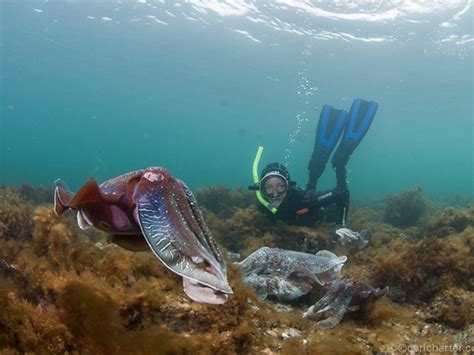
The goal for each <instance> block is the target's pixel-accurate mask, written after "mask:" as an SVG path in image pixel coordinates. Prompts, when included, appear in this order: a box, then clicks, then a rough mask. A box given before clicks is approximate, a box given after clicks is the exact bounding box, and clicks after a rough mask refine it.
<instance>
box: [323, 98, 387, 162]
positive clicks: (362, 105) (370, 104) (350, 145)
mask: <svg viewBox="0 0 474 355" xmlns="http://www.w3.org/2000/svg"><path fill="white" fill-rule="evenodd" d="M377 107H378V104H377V103H376V102H375V101H365V100H362V99H359V98H357V99H355V100H354V101H353V102H352V106H351V110H350V111H349V118H348V120H349V121H348V123H347V126H346V129H345V130H344V134H343V136H342V140H341V143H340V144H339V146H338V147H337V150H336V152H335V153H334V156H333V157H332V165H333V166H334V167H335V168H337V167H340V166H345V165H346V164H347V162H348V161H349V158H350V156H351V154H352V153H353V152H354V150H355V149H356V148H357V146H358V145H359V143H360V142H361V141H362V139H363V138H364V136H365V134H366V133H367V131H368V130H369V127H370V125H371V124H372V121H373V120H374V117H375V113H376V112H377Z"/></svg>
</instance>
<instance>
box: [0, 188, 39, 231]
mask: <svg viewBox="0 0 474 355" xmlns="http://www.w3.org/2000/svg"><path fill="white" fill-rule="evenodd" d="M31 211H32V207H31V206H30V205H29V204H27V203H26V202H25V201H24V200H23V199H22V198H21V195H20V193H19V192H18V191H16V190H13V189H10V188H6V187H1V188H0V239H5V240H9V239H15V240H28V239H29V238H31V230H32V228H33V223H32V221H31V218H30V216H31Z"/></svg>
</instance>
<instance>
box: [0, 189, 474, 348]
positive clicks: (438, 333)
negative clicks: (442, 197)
mask: <svg viewBox="0 0 474 355" xmlns="http://www.w3.org/2000/svg"><path fill="white" fill-rule="evenodd" d="M196 196H197V198H198V201H199V202H200V204H201V207H202V208H203V210H204V215H205V218H206V221H207V222H208V224H209V227H210V228H211V230H212V232H213V234H214V237H215V239H216V240H217V242H218V243H219V245H220V246H221V248H222V250H223V253H224V255H226V252H227V251H230V252H233V253H239V254H240V255H241V257H245V256H247V255H248V254H250V253H251V252H252V251H254V250H256V249H257V248H259V247H261V246H270V247H279V248H284V249H292V250H298V251H304V252H314V251H315V250H320V249H331V250H332V251H334V252H335V253H336V254H338V255H341V254H345V255H347V257H348V261H347V263H346V265H345V266H344V268H343V276H344V277H349V278H354V279H358V280H360V281H363V282H366V283H369V284H371V285H373V286H376V287H385V286H389V288H390V291H389V294H388V296H387V297H385V298H383V299H379V300H377V301H375V302H374V303H371V304H367V305H365V306H363V307H358V308H354V309H351V310H350V312H348V313H347V314H346V316H345V317H344V318H343V320H342V321H341V323H340V324H339V325H338V326H337V327H336V328H334V329H330V330H321V329H318V327H317V326H316V325H315V323H314V321H311V320H308V319H305V318H303V317H302V313H303V312H304V311H305V310H306V309H307V307H308V306H310V305H311V304H313V303H314V302H315V301H316V300H317V299H318V297H319V296H320V290H314V292H311V293H310V294H309V295H307V296H305V297H303V298H302V299H300V300H298V301H295V302H291V303H289V304H283V303H278V302H276V301H265V302H263V301H261V300H260V299H258V297H256V296H255V294H254V293H253V291H252V290H251V289H249V288H248V287H246V286H245V284H243V282H242V280H241V274H240V270H239V269H238V267H236V266H234V265H233V264H232V263H231V262H230V261H229V263H228V267H229V281H230V285H231V287H232V288H233V290H234V295H233V296H232V297H231V298H230V300H229V301H228V302H227V303H225V304H223V305H218V306H212V305H203V304H198V303H194V302H192V301H191V300H190V299H189V298H187V297H186V296H185V294H184V293H183V291H182V280H181V278H180V277H178V276H176V275H174V274H172V273H171V272H169V271H168V270H167V269H166V268H165V267H164V266H163V265H162V264H161V263H160V262H159V261H158V260H157V259H156V258H155V257H154V256H153V254H152V253H151V252H138V253H134V252H130V251H127V250H124V249H122V248H120V247H118V246H116V245H114V244H110V243H108V242H107V236H106V235H105V234H103V233H101V232H98V231H96V230H88V231H82V230H80V229H79V228H78V227H77V226H76V223H75V216H74V215H73V214H67V215H66V216H65V217H57V216H56V215H55V214H54V213H53V211H52V209H51V207H52V205H51V201H50V199H51V198H52V194H51V191H49V190H48V189H45V188H34V187H31V186H27V185H23V186H21V187H19V188H6V187H4V188H0V353H1V354H24V353H35V354H64V353H69V354H209V353H212V354H274V353H282V354H290V353H291V354H314V353H331V354H338V353H339V354H348V353H353V354H371V353H372V354H377V353H378V354H382V353H388V354H391V353H395V354H398V353H403V352H409V351H411V352H419V353H453V352H459V353H469V352H472V351H474V325H473V318H474V277H473V275H474V257H473V256H474V225H473V224H474V206H473V205H469V202H470V201H466V200H465V199H462V198H459V199H458V200H454V199H453V201H449V202H443V203H440V202H437V203H434V202H432V201H428V200H427V199H425V198H424V197H423V195H422V192H421V189H420V188H414V189H411V190H409V191H406V192H404V193H401V194H399V195H392V196H388V197H387V198H386V199H384V200H382V201H378V202H374V203H371V204H364V205H362V204H357V203H354V204H353V206H352V208H351V211H350V216H349V224H348V227H349V228H352V229H356V230H357V229H362V228H365V229H370V230H371V231H372V234H373V237H372V240H371V242H370V244H369V246H368V247H367V248H365V249H363V250H358V249H357V248H356V247H353V246H351V245H348V246H341V245H336V246H335V247H334V246H333V245H332V244H331V238H330V231H331V229H332V228H333V226H331V225H320V226H317V227H314V228H308V227H297V226H288V225H285V224H284V223H272V222H270V221H269V220H268V219H267V218H266V217H265V216H264V215H263V214H261V213H260V212H259V211H258V210H257V208H256V206H255V201H254V196H252V194H250V193H248V192H246V191H243V190H239V189H237V190H235V191H231V190H229V189H228V188H226V187H224V186H217V187H212V188H205V189H200V190H198V191H197V193H196ZM318 291H319V292H318Z"/></svg>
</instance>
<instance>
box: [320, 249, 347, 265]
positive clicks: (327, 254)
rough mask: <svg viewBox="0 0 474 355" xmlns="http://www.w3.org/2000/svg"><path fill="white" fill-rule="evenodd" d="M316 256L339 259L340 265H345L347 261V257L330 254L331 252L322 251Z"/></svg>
mask: <svg viewBox="0 0 474 355" xmlns="http://www.w3.org/2000/svg"><path fill="white" fill-rule="evenodd" d="M316 256H324V257H327V258H331V259H337V260H338V261H339V262H340V263H345V262H346V261H347V256H345V255H342V256H337V255H336V254H334V253H332V252H330V251H329V250H320V251H318V252H317V253H316Z"/></svg>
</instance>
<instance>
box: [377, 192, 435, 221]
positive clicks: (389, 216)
mask: <svg viewBox="0 0 474 355" xmlns="http://www.w3.org/2000/svg"><path fill="white" fill-rule="evenodd" d="M425 211H426V202H425V199H424V198H423V195H422V190H421V187H419V186H417V187H415V188H413V189H411V190H408V191H406V192H404V193H401V194H398V195H390V196H389V197H388V198H387V199H386V201H385V212H384V217H383V219H384V221H386V222H387V223H390V224H392V225H394V226H397V227H410V226H414V225H415V224H416V223H417V222H418V220H419V219H420V217H421V216H422V215H423V214H424V213H425Z"/></svg>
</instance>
